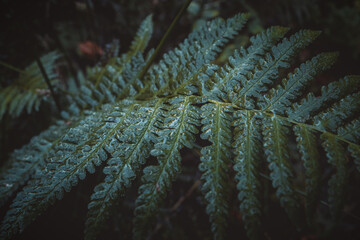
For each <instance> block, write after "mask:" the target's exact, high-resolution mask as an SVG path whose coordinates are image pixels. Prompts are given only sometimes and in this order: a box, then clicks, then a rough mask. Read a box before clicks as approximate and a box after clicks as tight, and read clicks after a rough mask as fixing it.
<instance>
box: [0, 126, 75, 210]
mask: <svg viewBox="0 0 360 240" xmlns="http://www.w3.org/2000/svg"><path fill="white" fill-rule="evenodd" d="M66 128H68V125H67V124H66V123H65V122H64V121H59V122H58V123H57V124H55V125H53V126H51V127H50V128H48V129H47V130H45V131H43V132H42V133H41V134H40V135H38V136H36V137H34V138H33V139H31V141H30V143H28V144H27V145H25V146H24V147H22V148H20V149H17V150H15V151H14V152H13V153H12V155H11V157H10V159H9V160H8V162H9V166H7V167H6V169H4V170H3V171H2V173H1V179H0V197H1V198H0V207H1V206H2V205H3V204H4V203H5V201H6V200H7V199H8V198H9V197H10V196H12V195H13V194H14V193H15V192H16V191H17V190H18V189H19V188H20V187H21V186H22V185H23V184H24V183H25V182H26V181H27V180H28V179H29V178H30V176H32V175H33V174H34V173H35V171H37V170H39V168H40V167H44V166H45V165H46V157H47V152H48V150H49V149H50V148H51V145H52V143H53V142H54V141H56V140H57V139H59V138H60V137H61V136H62V134H63V132H64V130H65V129H66Z"/></svg>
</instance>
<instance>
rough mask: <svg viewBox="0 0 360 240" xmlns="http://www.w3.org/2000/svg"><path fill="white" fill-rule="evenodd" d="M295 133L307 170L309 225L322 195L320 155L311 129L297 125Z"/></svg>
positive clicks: (306, 204) (307, 213) (306, 205)
mask: <svg viewBox="0 0 360 240" xmlns="http://www.w3.org/2000/svg"><path fill="white" fill-rule="evenodd" d="M294 133H295V135H296V141H297V147H298V149H299V152H300V154H301V160H302V161H303V164H304V168H305V190H306V202H305V207H306V216H307V220H308V223H311V222H312V217H313V216H314V213H315V208H316V203H317V200H318V197H319V193H320V178H321V174H320V172H321V169H320V163H319V159H320V154H319V151H318V146H317V139H316V136H315V134H314V132H313V131H312V130H311V129H309V128H308V127H307V126H305V125H296V126H295V127H294Z"/></svg>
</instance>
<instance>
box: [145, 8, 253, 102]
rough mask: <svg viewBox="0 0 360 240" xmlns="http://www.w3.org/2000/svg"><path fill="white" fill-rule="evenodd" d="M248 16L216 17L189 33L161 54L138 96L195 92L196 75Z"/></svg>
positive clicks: (234, 34)
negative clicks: (168, 50)
mask: <svg viewBox="0 0 360 240" xmlns="http://www.w3.org/2000/svg"><path fill="white" fill-rule="evenodd" d="M247 18H248V14H237V15H235V16H234V17H232V18H229V19H227V20H226V21H224V20H221V19H215V20H213V21H211V22H209V23H208V24H206V25H205V26H203V27H202V28H200V29H199V30H195V31H194V32H192V33H190V34H189V36H188V38H187V39H185V40H184V42H183V43H180V44H179V47H177V48H175V49H174V50H173V51H170V52H168V53H166V54H164V56H163V59H162V60H160V62H159V63H158V64H156V65H154V66H153V67H152V68H151V69H149V73H148V81H149V82H148V84H147V87H146V89H144V90H143V91H142V94H140V95H139V97H140V98H141V97H142V95H145V96H147V95H149V94H150V95H154V93H155V94H156V95H158V96H159V95H171V94H174V93H179V94H187V95H189V94H193V93H196V92H198V87H197V85H198V82H197V81H198V79H199V75H200V74H201V73H202V72H204V71H205V70H206V65H207V64H209V63H210V62H211V61H213V60H215V58H216V56H217V55H218V54H219V53H220V52H221V49H222V47H223V46H224V45H225V44H226V43H227V42H228V41H229V40H230V39H233V38H234V37H235V36H236V34H237V33H238V32H239V31H240V30H241V29H242V27H243V26H244V24H245V22H246V21H247ZM148 92H150V93H148Z"/></svg>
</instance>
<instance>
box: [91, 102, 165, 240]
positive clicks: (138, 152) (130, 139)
mask: <svg viewBox="0 0 360 240" xmlns="http://www.w3.org/2000/svg"><path fill="white" fill-rule="evenodd" d="M162 102H163V100H161V99H160V100H157V101H150V102H149V103H147V104H146V105H145V106H141V108H140V109H139V110H137V111H135V112H133V113H131V114H129V115H128V116H127V119H126V120H124V122H123V126H122V128H123V130H121V131H119V133H118V135H117V137H116V139H113V142H111V143H110V146H112V147H107V148H106V150H107V153H108V154H110V155H111V157H110V158H109V160H108V161H107V166H106V167H105V168H104V173H105V174H106V177H105V182H103V183H101V184H99V185H98V186H96V187H95V189H94V193H93V194H92V196H91V202H90V203H89V211H88V218H87V221H86V229H85V239H95V237H96V235H97V233H98V232H99V230H100V228H101V226H102V225H103V224H104V222H105V220H107V218H108V215H109V214H110V210H111V207H112V205H113V203H114V202H115V201H117V199H118V198H119V197H120V195H121V194H122V193H123V192H124V190H125V188H128V187H129V186H130V184H131V182H132V181H133V180H134V178H135V177H136V175H137V174H138V170H139V169H140V167H141V166H142V165H143V164H144V163H145V160H146V158H147V157H148V156H149V154H150V150H151V149H152V146H153V143H154V142H155V141H156V137H155V135H154V133H155V132H156V130H157V129H155V123H156V122H157V121H158V120H159V116H158V115H159V113H160V109H161V106H162ZM119 144H121V148H120V149H119V147H118V145H119Z"/></svg>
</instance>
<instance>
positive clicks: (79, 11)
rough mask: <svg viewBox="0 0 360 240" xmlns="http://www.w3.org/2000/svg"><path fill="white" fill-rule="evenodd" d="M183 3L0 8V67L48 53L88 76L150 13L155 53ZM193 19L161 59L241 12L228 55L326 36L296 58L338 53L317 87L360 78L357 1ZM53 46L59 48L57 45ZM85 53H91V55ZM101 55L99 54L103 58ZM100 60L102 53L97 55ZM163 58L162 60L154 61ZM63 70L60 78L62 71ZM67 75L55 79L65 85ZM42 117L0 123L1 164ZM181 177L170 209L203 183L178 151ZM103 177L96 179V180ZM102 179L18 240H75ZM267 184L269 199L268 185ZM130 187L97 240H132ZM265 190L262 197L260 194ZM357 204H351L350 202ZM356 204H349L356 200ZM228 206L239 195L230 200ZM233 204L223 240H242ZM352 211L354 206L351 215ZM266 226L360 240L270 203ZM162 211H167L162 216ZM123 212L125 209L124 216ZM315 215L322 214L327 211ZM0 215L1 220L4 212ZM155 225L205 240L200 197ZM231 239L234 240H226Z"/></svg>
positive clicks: (225, 5)
mask: <svg viewBox="0 0 360 240" xmlns="http://www.w3.org/2000/svg"><path fill="white" fill-rule="evenodd" d="M183 2H184V1H179V0H146V1H138V0H131V1H126V0H93V1H88V0H86V1H80V0H78V1H64V0H37V1H20V0H0V27H1V34H0V60H1V61H3V62H6V63H8V64H11V65H13V66H16V67H18V68H24V67H26V66H27V65H29V64H30V63H31V62H33V61H34V59H35V58H36V57H38V56H41V55H43V54H45V53H47V52H49V51H51V50H54V49H59V48H63V49H64V51H65V52H66V54H68V56H69V57H70V60H71V62H66V61H65V63H64V64H65V65H67V64H71V65H72V66H73V67H74V69H75V70H76V71H82V72H84V73H85V69H86V67H89V66H94V65H95V64H97V63H98V62H99V61H100V64H101V62H106V58H107V56H106V49H107V48H108V46H109V44H110V43H112V42H113V40H114V39H116V40H117V42H118V46H119V47H120V52H121V53H122V52H125V51H127V49H128V46H129V44H130V42H131V40H132V38H133V36H134V34H135V32H136V30H137V27H138V26H139V24H140V22H141V21H142V20H143V19H144V18H145V17H146V16H147V15H148V14H150V13H152V14H153V20H154V32H153V37H152V40H151V41H150V44H149V45H150V46H149V47H156V45H157V43H158V42H159V41H160V39H161V38H162V36H163V34H164V33H165V31H166V29H167V27H168V26H169V24H170V22H171V20H172V19H173V18H174V16H175V15H176V13H177V12H178V10H179V9H180V8H181V5H182V3H183ZM193 2H194V3H193V4H192V5H191V6H190V7H189V10H188V11H187V12H186V13H185V14H184V15H183V16H182V18H181V20H180V21H179V23H178V25H177V27H176V29H175V30H174V31H173V32H172V34H171V35H170V38H169V39H168V41H167V42H166V44H165V46H164V48H163V50H162V51H163V52H166V51H167V50H169V49H172V48H173V47H174V46H176V45H177V44H178V43H179V42H181V41H182V40H183V39H184V38H185V37H186V36H187V35H188V33H189V32H190V31H191V29H193V28H196V27H197V26H199V25H201V24H202V23H203V22H204V21H206V20H210V19H212V18H214V17H218V16H220V17H223V18H227V17H230V16H232V15H234V14H236V13H238V12H250V13H251V14H252V18H251V19H250V20H249V23H248V24H247V27H246V28H245V30H243V31H242V32H241V34H240V36H239V37H238V38H237V39H236V40H235V41H234V44H232V45H229V46H228V49H229V51H230V52H231V51H232V49H234V48H235V47H238V46H240V45H246V44H247V42H248V36H250V35H252V34H255V33H258V32H260V31H262V30H263V29H266V28H267V27H269V26H272V25H281V26H289V27H291V29H292V30H291V32H295V31H296V30H298V29H304V28H308V29H316V30H322V31H323V33H322V35H321V36H320V37H319V39H318V40H316V41H315V42H314V43H313V44H312V45H311V46H310V47H308V48H307V49H306V50H303V51H302V52H300V54H299V59H298V61H299V62H303V61H304V60H305V59H308V58H309V57H311V56H314V55H315V54H317V53H319V52H323V51H339V53H340V56H339V59H338V61H337V63H336V64H335V65H334V66H333V67H332V69H331V70H329V71H327V72H326V73H324V74H321V75H320V76H319V77H318V78H317V79H316V81H315V83H314V88H319V87H320V86H321V85H323V84H327V83H329V82H331V81H334V80H337V79H338V78H340V77H343V76H345V75H348V74H360V1H359V0H344V1H326V0H312V1H310V0H303V1H300V0H261V1H260V0H252V1H250V0H248V1H235V0H217V1H193ZM56 39H59V41H57V40H56ZM89 49H90V50H89ZM99 49H101V51H100V50H99ZM101 53H102V54H101ZM160 56H161V55H160ZM59 71H61V69H60V70H59ZM67 74H69V73H68V71H64V73H61V76H63V79H62V81H66V76H67ZM16 77H17V73H16V72H14V71H11V70H9V69H7V68H4V67H3V66H0V85H1V87H6V86H8V85H10V84H11V83H12V81H13V79H14V78H16ZM47 113H48V112H47V111H46V108H44V107H42V108H40V111H39V112H34V113H33V114H30V115H29V114H26V113H23V114H22V115H21V116H20V117H19V118H17V119H12V118H10V117H7V118H4V119H3V120H1V130H0V131H1V135H0V150H1V155H0V157H1V163H3V162H4V161H5V160H6V159H7V157H8V154H9V153H11V152H12V151H13V150H14V149H16V148H19V147H21V146H22V145H23V144H25V143H27V142H28V141H29V140H30V139H31V137H32V136H34V135H36V134H38V133H39V132H40V131H41V130H43V129H45V128H46V127H47V126H48V125H49V124H50V122H51V119H52V117H53V116H48V114H47ZM183 156H184V161H183V165H184V170H183V173H182V175H181V177H180V178H179V180H178V181H176V182H175V183H174V187H173V189H175V190H176V191H172V192H171V193H170V194H169V196H168V198H167V200H166V204H165V206H166V207H169V208H170V207H171V206H172V205H173V204H174V203H175V202H176V201H177V200H178V199H179V198H180V197H181V196H183V195H184V194H185V193H186V192H187V191H188V190H189V189H190V188H191V186H192V185H193V183H194V181H196V180H197V179H198V178H199V172H198V171H197V170H196V166H197V164H198V161H199V160H198V158H199V157H198V155H196V153H194V152H192V151H184V152H183ZM98 172H101V171H98ZM101 177H102V176H101V174H95V175H92V176H90V177H89V179H88V180H87V181H86V182H82V183H80V184H79V186H78V187H76V188H74V189H73V190H72V191H71V193H70V194H67V195H65V198H64V200H62V201H59V202H57V203H56V204H55V205H54V206H53V207H52V208H51V209H50V210H49V211H47V212H46V213H45V214H44V215H43V216H41V217H40V218H39V219H38V220H36V221H35V222H34V223H33V224H32V225H31V226H30V227H29V228H28V229H27V230H26V231H25V232H24V234H22V235H21V236H20V237H19V238H18V239H35V238H36V239H49V238H51V239H64V238H67V239H81V238H82V233H83V229H84V222H85V217H86V210H87V203H88V201H89V196H90V195H91V193H92V189H93V187H94V186H95V185H96V183H97V182H98V180H99V179H101ZM351 180H353V181H357V182H358V177H354V179H351ZM264 185H265V186H266V187H267V188H268V189H267V190H268V191H269V193H268V194H269V195H271V193H272V191H273V190H272V189H271V186H270V185H269V182H267V180H264ZM136 186H137V184H135V187H134V188H133V189H130V190H129V193H128V195H127V198H126V199H125V201H124V202H123V203H122V205H121V206H120V205H119V206H118V208H119V209H121V211H118V212H120V213H121V215H120V213H119V215H118V216H114V218H113V219H112V220H111V221H109V225H108V226H107V229H106V230H105V231H104V234H105V235H103V237H102V239H128V238H127V237H128V236H129V234H130V233H131V216H132V208H133V207H134V206H133V205H132V204H133V199H134V196H135V193H136ZM265 190H266V189H265ZM349 190H353V192H355V193H352V194H349V195H351V196H349V197H348V198H349V201H347V207H348V208H349V209H350V210H349V212H350V213H351V214H355V215H356V212H357V213H358V214H357V216H360V213H359V209H358V206H357V204H356V200H354V199H359V197H358V196H357V195H356V191H357V188H352V187H351V186H349ZM353 195H354V196H353ZM353 197H354V198H353ZM234 199H236V196H235V195H234ZM237 204H238V203H237V202H234V203H232V205H231V206H232V208H231V209H232V211H231V215H230V227H229V236H231V238H229V239H244V238H245V233H244V230H243V228H242V223H241V215H240V213H239V212H238V210H236V209H237ZM354 204H355V206H353V205H354ZM265 205H266V206H265V207H264V209H265V208H266V212H267V213H266V214H265V215H264V217H263V222H264V224H263V226H264V229H263V230H264V233H265V235H264V237H265V238H266V239H309V240H310V239H338V238H341V239H356V238H357V236H360V235H359V232H360V230H359V229H358V227H359V226H360V220H359V219H356V217H354V216H351V215H350V214H347V215H345V217H344V221H343V222H342V224H340V225H339V227H337V228H335V230H333V231H329V229H328V228H329V227H330V225H331V224H330V223H329V222H328V221H327V219H326V216H327V215H326V214H323V215H321V214H320V217H319V219H317V225H316V226H314V227H313V228H311V229H305V230H302V231H300V232H299V231H297V230H296V229H295V228H294V226H292V225H291V224H290V223H289V221H288V220H287V218H286V215H285V213H284V212H283V210H282V209H281V208H280V207H279V205H278V203H277V202H276V201H270V202H267V204H265ZM166 207H165V208H166ZM124 209H125V210H124ZM323 209H326V207H324V206H319V211H320V212H321V211H326V210H323ZM2 212H3V211H2ZM159 224H160V225H161V226H162V227H161V228H160V230H159V231H158V232H156V233H155V235H154V236H153V239H211V232H210V225H209V223H208V217H207V215H206V213H205V209H204V206H203V203H202V198H201V194H200V192H199V190H198V189H195V190H194V192H193V193H192V194H191V195H190V196H189V197H188V198H187V199H186V201H184V202H183V204H182V205H181V206H180V207H179V209H178V210H177V211H175V212H172V213H166V211H165V213H163V214H162V216H161V217H160V220H159ZM232 236H233V237H232Z"/></svg>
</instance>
